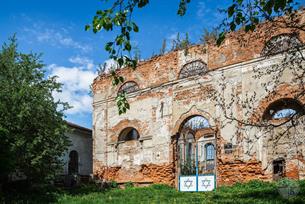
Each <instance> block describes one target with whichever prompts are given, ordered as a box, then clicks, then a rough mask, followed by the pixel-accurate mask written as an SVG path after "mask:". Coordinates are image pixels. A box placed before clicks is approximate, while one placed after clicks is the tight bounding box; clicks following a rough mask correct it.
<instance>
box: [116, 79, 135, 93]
mask: <svg viewBox="0 0 305 204" xmlns="http://www.w3.org/2000/svg"><path fill="white" fill-rule="evenodd" d="M137 90H139V86H138V84H137V83H136V82H134V81H127V82H125V83H124V84H123V85H122V86H121V87H120V89H119V93H126V94H129V93H132V92H135V91H137Z"/></svg>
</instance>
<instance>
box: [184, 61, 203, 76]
mask: <svg viewBox="0 0 305 204" xmlns="http://www.w3.org/2000/svg"><path fill="white" fill-rule="evenodd" d="M206 72H207V64H206V63H204V62H202V61H200V60H196V61H193V62H190V63H188V64H186V65H184V66H183V67H182V69H181V71H180V74H179V79H183V78H187V77H190V76H196V75H203V74H205V73H206Z"/></svg>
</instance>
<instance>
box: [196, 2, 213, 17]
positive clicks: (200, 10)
mask: <svg viewBox="0 0 305 204" xmlns="http://www.w3.org/2000/svg"><path fill="white" fill-rule="evenodd" d="M210 12H211V9H209V8H208V7H207V6H206V3H205V2H203V1H200V2H198V4H197V12H196V14H197V17H199V18H203V17H206V16H207V15H209V14H210Z"/></svg>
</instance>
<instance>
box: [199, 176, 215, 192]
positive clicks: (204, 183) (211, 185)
mask: <svg viewBox="0 0 305 204" xmlns="http://www.w3.org/2000/svg"><path fill="white" fill-rule="evenodd" d="M214 189H215V176H214V175H203V176H198V191H213V190H214Z"/></svg>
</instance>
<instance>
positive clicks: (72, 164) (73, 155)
mask: <svg viewBox="0 0 305 204" xmlns="http://www.w3.org/2000/svg"><path fill="white" fill-rule="evenodd" d="M68 173H69V174H70V175H71V174H78V153H77V151H75V150H72V151H71V152H70V154H69V164H68Z"/></svg>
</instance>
